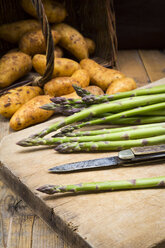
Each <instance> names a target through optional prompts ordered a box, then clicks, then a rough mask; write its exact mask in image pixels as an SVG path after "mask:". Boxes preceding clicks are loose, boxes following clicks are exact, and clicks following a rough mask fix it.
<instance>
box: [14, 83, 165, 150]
mask: <svg viewBox="0 0 165 248" xmlns="http://www.w3.org/2000/svg"><path fill="white" fill-rule="evenodd" d="M74 87H75V90H76V92H77V94H78V95H80V96H81V97H82V99H78V100H75V99H65V98H62V97H58V98H53V99H52V103H51V104H49V105H47V106H43V108H44V109H51V110H52V109H55V110H57V109H59V112H60V111H61V112H62V113H64V112H65V111H68V115H69V114H71V113H74V114H73V115H70V116H68V117H66V118H65V119H64V120H63V121H60V122H56V123H55V124H53V125H51V126H50V127H48V128H46V129H44V130H42V131H41V132H39V133H37V134H34V135H32V136H30V137H28V138H27V139H24V140H21V141H19V142H18V143H17V144H18V145H21V146H34V145H54V146H56V148H55V149H56V150H57V151H58V152H80V151H101V150H108V151H110V150H121V149H127V148H130V147H133V146H144V145H155V144H161V143H165V123H163V122H164V121H165V111H164V107H165V102H164V99H165V85H161V86H156V87H152V88H149V89H138V90H134V91H130V92H124V93H119V94H115V95H112V96H108V95H104V96H93V95H91V94H90V93H89V92H87V91H86V90H83V89H81V88H79V87H77V86H74ZM89 99H91V100H89ZM145 115H146V116H145ZM77 122H81V123H77ZM73 123H74V124H75V125H74V126H69V125H70V124H73ZM100 124H113V125H114V124H115V125H116V124H117V125H123V124H124V125H135V124H136V126H134V127H130V126H129V127H125V128H124V129H122V128H119V129H117V128H114V129H110V130H109V129H107V130H97V131H95V133H92V132H93V131H89V132H88V134H87V135H86V133H81V132H77V133H73V130H75V129H79V128H82V127H84V126H91V125H100ZM137 124H148V125H137ZM135 127H136V129H135ZM59 129H61V130H60V132H59V133H58V134H55V135H54V137H52V138H50V139H46V138H44V136H46V135H47V134H49V133H51V132H54V131H57V130H59ZM60 136H62V137H60ZM73 136H74V137H73Z"/></svg>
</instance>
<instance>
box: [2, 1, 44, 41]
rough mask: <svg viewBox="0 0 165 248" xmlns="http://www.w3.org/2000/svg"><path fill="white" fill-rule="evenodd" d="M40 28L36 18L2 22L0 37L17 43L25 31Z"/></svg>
mask: <svg viewBox="0 0 165 248" xmlns="http://www.w3.org/2000/svg"><path fill="white" fill-rule="evenodd" d="M29 2H30V1H29ZM40 28H41V25H40V23H39V22H38V21H36V20H23V21H18V22H13V23H9V24H3V25H1V26H0V39H3V40H5V41H8V42H10V43H17V42H19V40H20V38H21V37H22V36H23V35H24V34H25V33H27V32H29V31H33V30H37V29H40Z"/></svg>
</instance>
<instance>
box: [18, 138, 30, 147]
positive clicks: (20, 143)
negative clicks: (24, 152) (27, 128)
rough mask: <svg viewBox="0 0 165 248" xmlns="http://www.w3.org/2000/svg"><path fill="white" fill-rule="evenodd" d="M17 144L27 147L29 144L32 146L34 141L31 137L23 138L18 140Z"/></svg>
mask: <svg viewBox="0 0 165 248" xmlns="http://www.w3.org/2000/svg"><path fill="white" fill-rule="evenodd" d="M16 145H18V146H23V147H27V146H31V145H32V142H31V139H23V140H20V141H18V142H17V143H16Z"/></svg>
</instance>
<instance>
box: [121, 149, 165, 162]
mask: <svg viewBox="0 0 165 248" xmlns="http://www.w3.org/2000/svg"><path fill="white" fill-rule="evenodd" d="M118 156H119V158H120V159H121V161H122V165H123V166H131V165H135V164H142V163H149V162H160V161H162V160H165V145H159V146H147V147H134V148H131V149H128V150H123V151H120V152H119V154H118Z"/></svg>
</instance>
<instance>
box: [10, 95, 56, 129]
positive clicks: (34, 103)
mask: <svg viewBox="0 0 165 248" xmlns="http://www.w3.org/2000/svg"><path fill="white" fill-rule="evenodd" d="M50 102H51V101H50V96H45V95H43V96H36V97H34V98H33V99H31V100H30V101H28V102H27V103H25V104H24V105H22V107H21V108H19V109H18V110H17V111H16V112H15V114H14V115H13V116H12V118H11V119H10V127H11V128H12V129H13V130H15V131H18V130H21V129H24V128H26V127H29V126H31V125H34V124H37V123H40V122H43V121H46V120H47V119H49V118H50V117H51V116H52V115H53V114H54V111H50V110H44V109H41V108H40V107H41V106H43V105H44V104H47V103H50Z"/></svg>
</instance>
